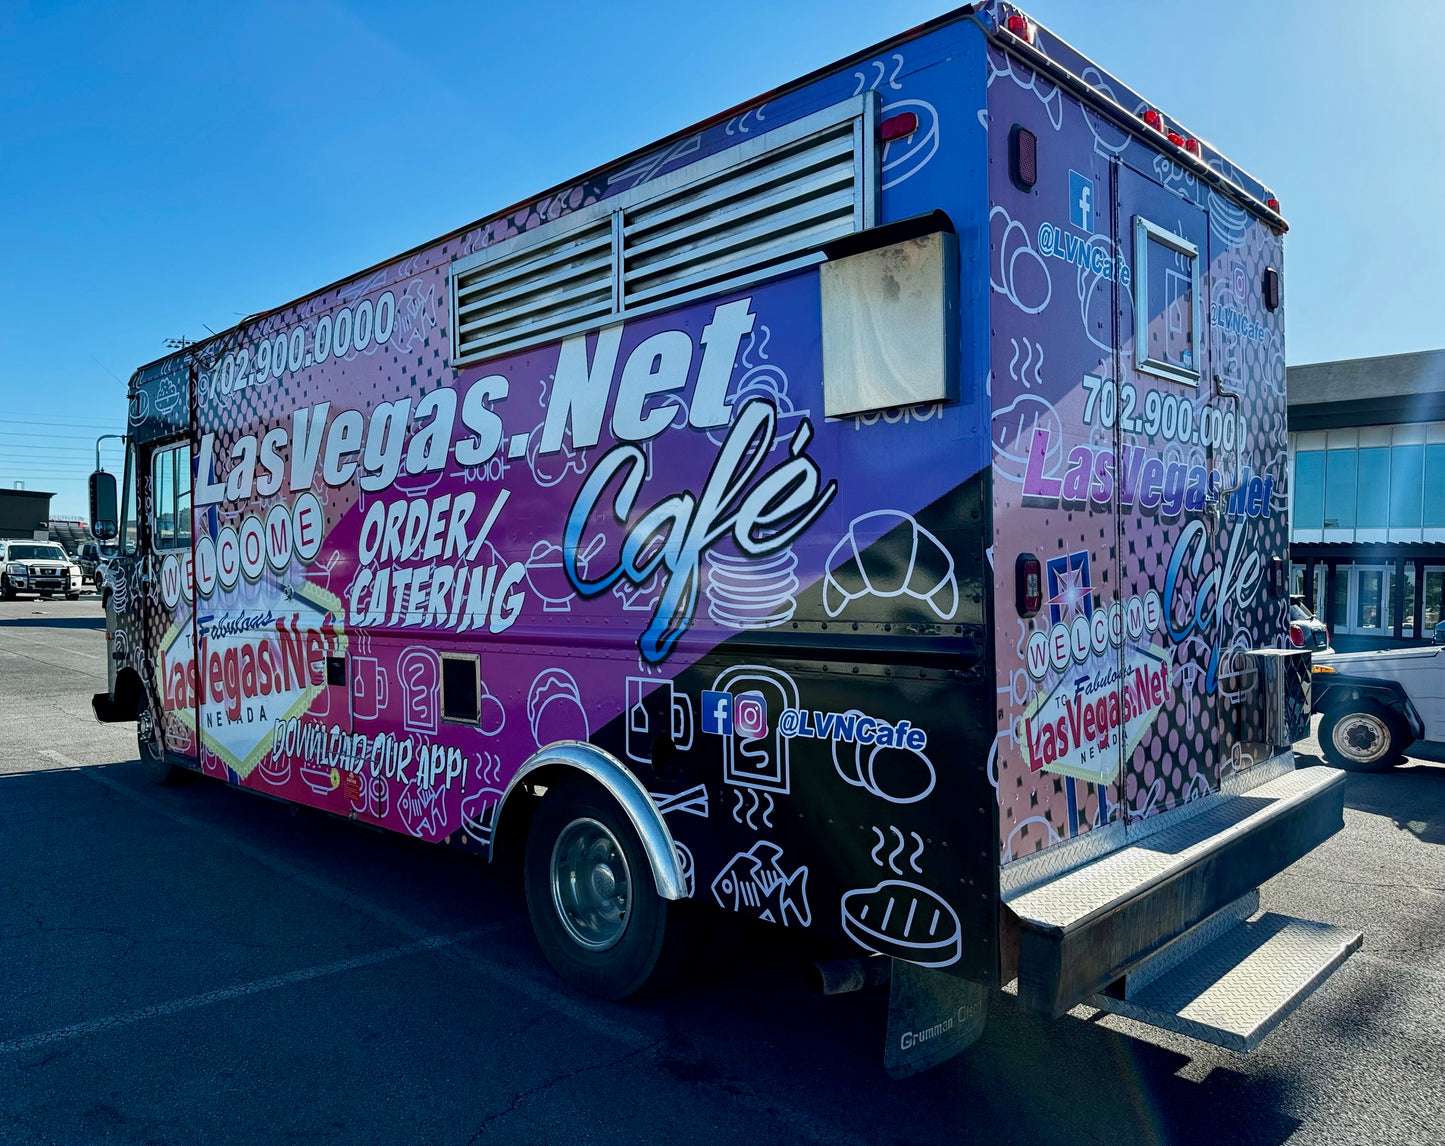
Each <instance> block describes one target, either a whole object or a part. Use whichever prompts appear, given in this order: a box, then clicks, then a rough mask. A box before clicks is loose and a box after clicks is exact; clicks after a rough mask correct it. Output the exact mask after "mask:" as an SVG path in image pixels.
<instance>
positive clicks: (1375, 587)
mask: <svg viewBox="0 0 1445 1146" xmlns="http://www.w3.org/2000/svg"><path fill="white" fill-rule="evenodd" d="M1359 578H1360V592H1359V597H1358V598H1357V600H1356V602H1355V628H1357V629H1378V628H1379V627H1380V626H1381V624H1382V623H1383V621H1384V608H1383V605H1384V584H1383V583H1384V579H1385V575H1384V574H1383V573H1382V572H1381V571H1380V570H1378V569H1361V570H1360V571H1359Z"/></svg>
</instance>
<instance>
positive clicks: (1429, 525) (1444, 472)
mask: <svg viewBox="0 0 1445 1146" xmlns="http://www.w3.org/2000/svg"><path fill="white" fill-rule="evenodd" d="M1425 489H1426V491H1427V492H1426V494H1425V528H1426V529H1445V445H1434V446H1426V447H1425Z"/></svg>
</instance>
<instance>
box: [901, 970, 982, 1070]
mask: <svg viewBox="0 0 1445 1146" xmlns="http://www.w3.org/2000/svg"><path fill="white" fill-rule="evenodd" d="M987 1009H988V991H987V988H985V987H982V986H980V985H979V984H977V983H972V982H969V981H968V980H967V979H959V978H956V977H955V976H953V975H945V974H944V973H943V972H941V971H930V970H928V969H926V968H924V967H919V966H917V965H916V964H913V963H905V962H903V961H902V960H901V959H894V960H893V973H892V978H891V979H890V980H889V988H888V1036H887V1038H888V1041H887V1042H886V1043H885V1044H884V1047H883V1067H884V1069H885V1070H886V1071H887V1072H888V1077H889V1078H908V1077H909V1076H910V1075H915V1074H918V1073H919V1072H921V1071H925V1070H928V1069H930V1068H932V1067H935V1066H938V1065H939V1064H940V1063H944V1062H947V1061H948V1060H949V1059H951V1058H952V1057H953V1056H954V1055H956V1054H958V1053H960V1052H961V1051H965V1050H967V1049H968V1048H969V1047H970V1046H972V1045H973V1044H974V1042H975V1041H977V1039H978V1036H979V1035H981V1034H983V1020H984V1014H985V1012H986V1011H987Z"/></svg>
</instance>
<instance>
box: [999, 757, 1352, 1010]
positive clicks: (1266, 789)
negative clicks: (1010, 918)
mask: <svg viewBox="0 0 1445 1146" xmlns="http://www.w3.org/2000/svg"><path fill="white" fill-rule="evenodd" d="M1343 826H1344V774H1343V773H1341V772H1337V771H1335V770H1333V769H1327V768H1309V769H1303V770H1300V771H1297V772H1291V773H1288V774H1286V775H1284V776H1281V777H1279V778H1278V779H1276V780H1272V781H1270V782H1269V783H1268V784H1264V785H1261V786H1260V787H1258V788H1255V789H1253V790H1252V791H1250V792H1249V793H1247V794H1245V795H1241V796H1237V797H1231V798H1228V799H1225V800H1221V801H1219V803H1218V804H1217V805H1216V806H1215V807H1213V808H1211V809H1210V810H1209V811H1207V812H1205V813H1203V814H1201V815H1198V816H1195V817H1193V818H1192V819H1189V820H1186V821H1184V822H1182V823H1180V824H1178V825H1177V826H1176V827H1173V828H1170V829H1168V830H1166V831H1162V832H1159V833H1158V834H1156V835H1153V836H1150V837H1148V838H1146V839H1144V840H1141V841H1140V842H1139V843H1137V844H1134V845H1132V846H1130V847H1126V848H1123V849H1121V850H1120V851H1118V852H1114V853H1112V854H1111V855H1108V856H1106V857H1104V858H1103V859H1100V860H1097V861H1095V862H1094V863H1091V864H1088V865H1086V866H1085V867H1082V868H1078V869H1076V870H1074V871H1071V872H1069V873H1068V874H1066V875H1064V876H1061V877H1059V878H1058V879H1055V880H1052V881H1050V882H1049V883H1047V884H1044V885H1043V886H1041V887H1038V888H1035V889H1034V890H1031V891H1028V892H1026V893H1024V894H1022V895H1019V896H1017V897H1015V898H1014V899H1012V900H1010V902H1009V908H1010V910H1011V911H1012V912H1013V913H1014V915H1015V916H1016V917H1017V918H1018V922H1019V963H1018V970H1019V999H1020V1001H1021V1002H1023V1003H1024V1004H1025V1005H1026V1006H1028V1007H1030V1008H1032V1009H1034V1010H1037V1011H1041V1012H1043V1013H1045V1014H1049V1015H1053V1016H1055V1017H1057V1016H1058V1015H1061V1014H1063V1013H1064V1012H1065V1011H1067V1010H1068V1009H1069V1008H1070V1007H1072V1006H1074V1005H1075V1004H1076V1003H1079V1002H1081V1001H1082V1000H1084V999H1085V998H1087V997H1088V996H1089V995H1091V994H1093V993H1094V992H1096V991H1101V990H1103V989H1104V988H1105V987H1106V986H1108V984H1110V983H1112V982H1114V981H1115V980H1116V979H1118V978H1119V977H1121V976H1122V975H1124V974H1125V973H1126V972H1127V971H1129V970H1130V969H1131V968H1133V967H1135V966H1136V965H1137V964H1139V963H1140V962H1141V961H1142V960H1143V959H1145V958H1147V957H1148V956H1150V955H1152V954H1153V953H1154V952H1155V951H1157V950H1159V949H1160V948H1161V947H1163V946H1164V945H1166V944H1168V943H1169V942H1170V941H1171V940H1173V939H1175V938H1176V937H1178V936H1180V935H1183V934H1184V933H1185V932H1187V931H1189V930H1190V929H1191V928H1193V927H1195V926H1196V925H1197V924H1199V923H1201V922H1202V921H1204V920H1205V919H1207V918H1208V917H1209V916H1211V915H1213V914H1214V913H1215V912H1216V911H1218V910H1220V909H1221V908H1222V907H1224V906H1225V905H1226V904H1229V903H1231V902H1233V901H1234V900H1236V899H1238V898H1239V897H1240V896H1242V895H1245V894H1247V893H1248V892H1249V891H1251V890H1252V889H1253V888H1256V887H1258V886H1259V885H1260V884H1261V883H1263V882H1264V881H1265V880H1267V879H1269V878H1271V877H1272V876H1274V875H1277V874H1278V873H1279V872H1281V871H1283V870H1284V869H1285V868H1287V867H1288V866H1289V865H1290V864H1292V863H1294V862H1295V860H1297V859H1299V858H1300V857H1301V856H1303V855H1305V854H1306V853H1308V852H1309V851H1310V850H1311V849H1313V848H1314V847H1315V846H1316V845H1317V844H1319V843H1321V842H1322V841H1324V840H1325V839H1328V838H1329V837H1330V836H1331V835H1333V834H1334V833H1335V832H1337V831H1339V830H1340V828H1341V827H1343Z"/></svg>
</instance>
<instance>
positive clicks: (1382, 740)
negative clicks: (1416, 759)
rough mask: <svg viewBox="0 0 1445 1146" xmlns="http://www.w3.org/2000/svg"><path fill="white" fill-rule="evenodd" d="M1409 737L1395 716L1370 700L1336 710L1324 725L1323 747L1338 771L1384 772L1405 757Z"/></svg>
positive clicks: (1326, 719)
mask: <svg viewBox="0 0 1445 1146" xmlns="http://www.w3.org/2000/svg"><path fill="white" fill-rule="evenodd" d="M1409 742H1410V736H1409V733H1408V732H1407V731H1406V730H1405V729H1404V728H1403V727H1401V724H1400V720H1399V718H1398V717H1397V716H1395V715H1394V714H1393V713H1390V712H1387V711H1386V710H1385V709H1384V708H1383V707H1381V706H1380V705H1378V704H1376V703H1374V702H1373V701H1369V700H1361V701H1357V702H1355V703H1354V704H1353V705H1351V706H1349V707H1348V708H1342V709H1335V710H1333V711H1331V712H1329V713H1328V714H1326V716H1325V718H1324V720H1322V721H1321V722H1320V747H1321V748H1323V749H1324V753H1325V759H1326V760H1328V761H1329V762H1330V763H1331V764H1333V765H1334V766H1335V767H1336V768H1344V769H1346V770H1348V771H1351V772H1383V771H1385V770H1386V769H1388V768H1392V767H1394V766H1395V765H1396V764H1398V763H1399V762H1400V758H1401V757H1402V756H1403V755H1404V754H1405V748H1406V746H1407V745H1408V744H1409Z"/></svg>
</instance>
